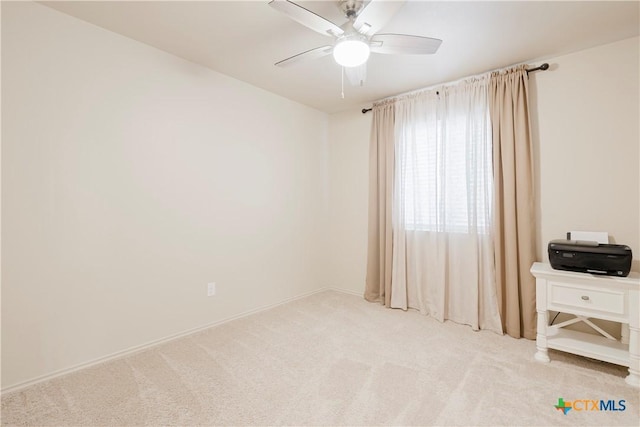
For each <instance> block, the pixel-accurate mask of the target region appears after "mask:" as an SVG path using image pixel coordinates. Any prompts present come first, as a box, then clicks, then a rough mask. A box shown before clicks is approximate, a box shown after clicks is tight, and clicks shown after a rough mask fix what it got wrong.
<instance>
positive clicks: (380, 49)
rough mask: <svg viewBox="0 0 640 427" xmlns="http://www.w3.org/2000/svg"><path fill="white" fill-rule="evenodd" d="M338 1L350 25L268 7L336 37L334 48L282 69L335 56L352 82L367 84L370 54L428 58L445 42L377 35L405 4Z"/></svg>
mask: <svg viewBox="0 0 640 427" xmlns="http://www.w3.org/2000/svg"><path fill="white" fill-rule="evenodd" d="M364 3H365V1H364V0H338V1H337V5H338V7H339V8H340V10H341V11H342V12H343V13H344V14H345V16H346V17H347V19H348V21H347V22H346V23H345V24H344V25H342V26H340V27H339V26H337V25H336V24H334V23H333V22H331V21H329V20H328V19H325V18H323V17H322V16H320V15H317V14H316V13H314V12H312V11H310V10H308V9H306V8H304V7H302V6H300V5H299V4H296V3H294V2H292V1H289V0H271V2H269V5H270V6H271V7H273V8H274V9H276V10H277V11H279V12H281V13H283V14H285V15H287V16H288V17H289V18H291V19H293V20H294V21H296V22H298V23H300V24H302V25H304V26H305V27H307V28H310V29H312V30H314V31H317V32H318V33H320V34H323V35H325V36H329V37H333V38H334V39H335V41H334V42H333V44H331V45H325V46H320V47H316V48H314V49H310V50H307V51H305V52H302V53H299V54H297V55H294V56H291V57H289V58H286V59H283V60H282V61H279V62H276V64H275V65H277V66H279V67H287V66H290V65H294V64H296V63H298V62H301V61H306V60H311V59H317V58H321V57H324V56H327V55H330V54H333V57H334V59H335V61H336V62H337V63H338V64H339V65H341V66H342V67H343V70H344V71H345V73H346V74H347V77H348V78H349V81H350V82H351V83H352V84H354V85H356V84H360V85H362V84H364V80H365V78H366V63H367V60H368V59H369V54H370V53H382V54H392V55H393V54H408V55H428V54H433V53H435V52H436V51H437V50H438V48H439V47H440V44H441V43H442V40H439V39H434V38H430V37H422V36H415V35H407V34H378V31H379V30H380V29H381V28H382V27H383V26H384V25H385V24H386V23H387V22H388V21H389V20H390V19H391V18H392V17H393V15H394V14H395V13H396V12H397V11H398V10H399V9H400V8H401V7H402V5H403V4H404V0H402V1H397V0H396V1H389V0H386V1H385V0H370V1H369V3H368V4H367V5H366V6H365V4H364Z"/></svg>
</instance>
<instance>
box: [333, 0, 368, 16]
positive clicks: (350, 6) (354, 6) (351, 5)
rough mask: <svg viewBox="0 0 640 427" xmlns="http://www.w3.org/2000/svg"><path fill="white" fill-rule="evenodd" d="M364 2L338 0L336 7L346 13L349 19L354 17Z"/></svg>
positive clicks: (359, 0)
mask: <svg viewBox="0 0 640 427" xmlns="http://www.w3.org/2000/svg"><path fill="white" fill-rule="evenodd" d="M363 4H364V1H363V0H340V2H339V3H338V7H339V8H340V10H341V11H342V13H344V14H345V15H346V17H347V18H349V19H355V17H356V16H357V15H358V13H359V12H360V10H361V9H362V5H363Z"/></svg>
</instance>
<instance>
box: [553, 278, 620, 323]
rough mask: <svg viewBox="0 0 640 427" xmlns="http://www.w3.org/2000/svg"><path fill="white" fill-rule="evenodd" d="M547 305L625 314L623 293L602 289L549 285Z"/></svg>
mask: <svg viewBox="0 0 640 427" xmlns="http://www.w3.org/2000/svg"><path fill="white" fill-rule="evenodd" d="M548 298H549V304H550V305H554V306H555V305H557V306H563V307H575V308H579V309H581V310H582V311H597V312H599V313H610V314H616V315H623V314H625V301H624V300H625V293H624V292H617V291H608V290H602V289H597V290H596V289H588V288H586V289H585V288H584V287H574V286H571V285H568V284H565V283H553V282H550V283H549V296H548Z"/></svg>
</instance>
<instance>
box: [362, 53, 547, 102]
mask: <svg viewBox="0 0 640 427" xmlns="http://www.w3.org/2000/svg"><path fill="white" fill-rule="evenodd" d="M548 69H549V64H548V63H546V62H545V63H544V64H541V65H540V66H538V67H535V68H529V69H528V70H526V71H527V74H529V73H533V72H534V71H538V70H541V71H545V70H548ZM371 110H373V108H363V109H362V114H367V113H368V112H369V111H371Z"/></svg>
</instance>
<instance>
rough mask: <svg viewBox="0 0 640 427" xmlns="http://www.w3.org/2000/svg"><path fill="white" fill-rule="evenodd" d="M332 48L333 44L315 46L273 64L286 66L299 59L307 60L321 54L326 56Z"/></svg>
mask: <svg viewBox="0 0 640 427" xmlns="http://www.w3.org/2000/svg"><path fill="white" fill-rule="evenodd" d="M332 50H333V46H321V47H316V48H315V49H310V50H307V51H306V52H302V53H299V54H297V55H293V56H292V57H289V58H287V59H283V60H282V61H280V62H276V63H275V65H277V66H278V67H288V66H290V65H294V64H297V63H298V62H301V61H307V60H311V59H317V58H322V57H323V56H327V55H329V54H331V51H332Z"/></svg>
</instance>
